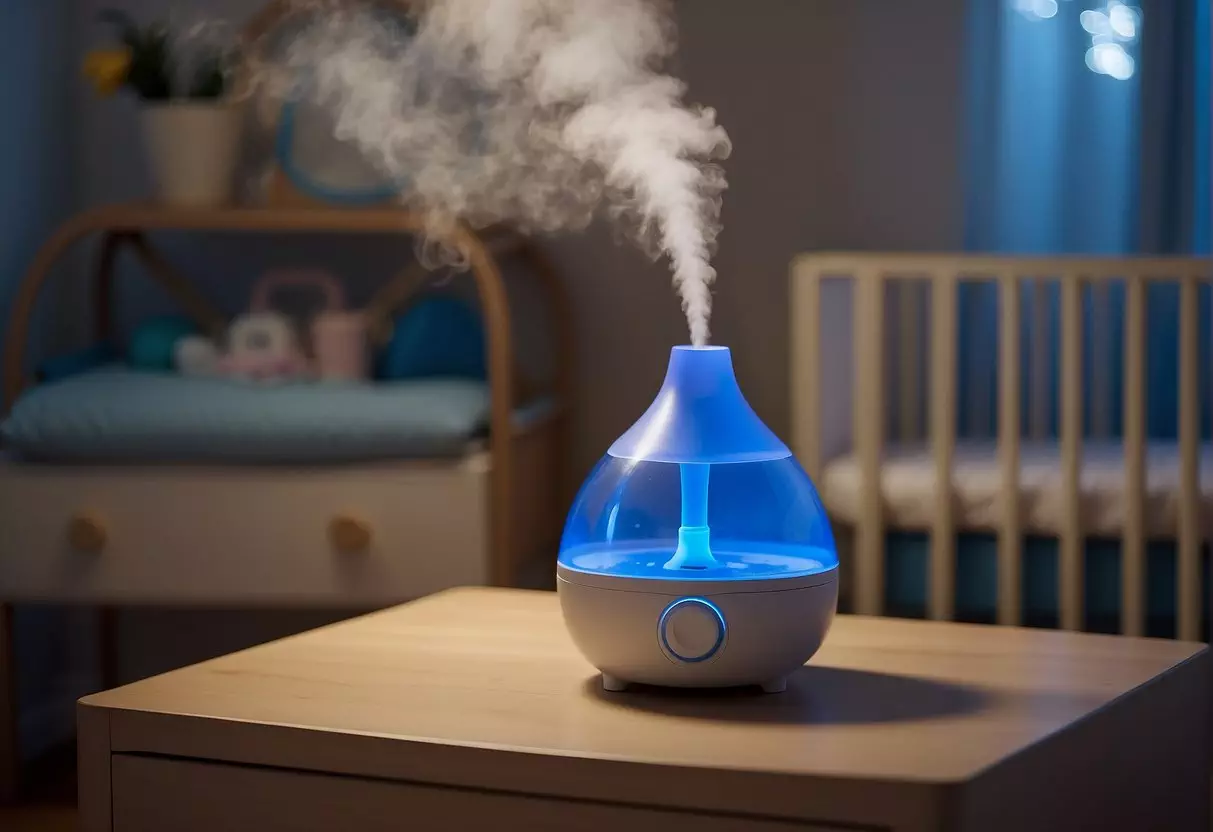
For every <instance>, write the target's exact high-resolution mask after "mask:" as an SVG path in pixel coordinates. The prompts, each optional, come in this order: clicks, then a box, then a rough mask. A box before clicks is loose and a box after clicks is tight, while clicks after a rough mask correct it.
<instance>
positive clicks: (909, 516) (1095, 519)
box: [818, 440, 1213, 539]
mask: <svg viewBox="0 0 1213 832" xmlns="http://www.w3.org/2000/svg"><path fill="white" fill-rule="evenodd" d="M1146 453H1147V460H1146V469H1147V475H1146V507H1145V518H1146V532H1147V535H1149V536H1150V537H1152V538H1157V539H1165V538H1173V537H1174V536H1175V533H1176V529H1177V528H1178V516H1179V474H1180V471H1179V449H1178V446H1177V445H1176V443H1174V442H1152V443H1150V444H1149V445H1148V446H1147V450H1146ZM952 480H953V482H952V486H953V489H954V493H955V502H954V511H955V519H956V527H957V529H958V530H960V531H978V532H980V531H996V530H997V529H998V527H999V526H1000V524H1001V521H1002V516H1003V499H1002V473H1001V471H1000V469H999V463H998V455H997V446H996V444H995V443H994V442H993V441H960V442H957V444H956V451H955V455H954V458H953V475H952ZM1019 483H1020V510H1021V513H1022V514H1021V516H1022V523H1023V528H1024V530H1025V531H1026V532H1029V533H1031V532H1035V533H1038V534H1042V535H1047V536H1048V535H1056V534H1058V533H1060V531H1061V528H1062V522H1063V518H1064V516H1065V499H1064V492H1063V487H1062V474H1061V454H1060V449H1059V447H1058V444H1057V443H1056V442H1040V443H1029V442H1025V443H1024V444H1023V445H1022V446H1021V448H1020V472H1019ZM862 484H863V478H862V474H861V470H860V465H859V459H858V457H857V456H855V455H853V454H851V455H846V456H842V457H839V458H837V459H835V460H833V461H831V462H830V463H829V464H828V465H827V466H826V468H825V470H824V472H823V474H822V477H821V482H820V483H818V486H819V488H820V490H821V495H822V499H823V501H824V502H825V505H826V508H827V509H828V511H829V512H830V514H831V515H832V516H833V517H835V518H836V519H838V520H841V521H842V522H847V523H854V522H856V521H857V520H858V519H859V513H860V502H861V494H862ZM1200 487H1201V512H1202V514H1203V513H1204V512H1206V511H1210V510H1213V446H1211V445H1209V444H1204V445H1202V446H1201V450H1200ZM1079 488H1080V501H1079V505H1080V509H1079V510H1080V516H1081V519H1082V526H1083V530H1084V532H1085V533H1086V534H1087V535H1090V536H1094V537H1117V536H1119V535H1121V534H1122V533H1123V530H1124V517H1125V505H1126V501H1125V474H1124V448H1123V445H1122V444H1121V443H1119V442H1114V441H1113V442H1108V441H1102V442H1101V441H1096V440H1087V441H1085V442H1084V444H1083V461H1082V470H1081V474H1080V485H1079ZM936 493H937V483H936V478H935V460H934V458H933V457H932V456H931V451H930V447H929V446H928V445H926V444H922V443H919V444H893V445H890V446H889V447H887V448H886V449H885V456H884V461H883V464H882V465H881V473H880V497H881V504H882V506H883V511H884V517H885V521H886V523H888V524H889V525H890V526H892V527H894V528H898V529H904V530H908V531H925V530H928V529H930V527H931V523H932V521H933V519H934V517H935V501H936V496H935V495H936Z"/></svg>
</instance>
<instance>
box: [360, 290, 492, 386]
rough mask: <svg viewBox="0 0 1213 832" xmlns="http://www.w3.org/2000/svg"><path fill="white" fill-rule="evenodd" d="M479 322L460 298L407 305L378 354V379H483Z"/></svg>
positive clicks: (432, 298) (440, 297) (433, 298)
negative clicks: (441, 377) (439, 377)
mask: <svg viewBox="0 0 1213 832" xmlns="http://www.w3.org/2000/svg"><path fill="white" fill-rule="evenodd" d="M484 350H485V345H484V323H483V322H482V321H481V319H480V315H479V313H478V312H477V311H476V310H475V309H474V308H472V306H470V305H469V304H467V303H465V302H464V301H462V300H460V299H459V298H456V297H452V296H448V295H431V296H429V297H426V298H423V299H421V300H419V301H417V302H416V303H414V304H413V305H412V306H410V307H409V308H408V309H407V310H406V311H405V312H404V313H403V314H402V315H401V316H400V317H399V318H397V319H396V325H395V328H394V330H393V332H392V337H391V339H390V340H389V341H388V343H387V346H386V347H385V348H384V350H383V352H382V353H381V354H380V356H379V361H378V365H379V366H378V372H377V375H378V376H379V377H380V378H382V379H406V378H434V377H438V376H444V377H452V378H473V379H484V378H486V376H487V373H486V369H485V363H484Z"/></svg>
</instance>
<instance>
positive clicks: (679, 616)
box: [657, 598, 728, 663]
mask: <svg viewBox="0 0 1213 832" xmlns="http://www.w3.org/2000/svg"><path fill="white" fill-rule="evenodd" d="M727 633H728V625H727V624H726V623H725V620H724V613H722V612H721V611H720V608H719V607H718V606H716V605H715V604H713V603H712V602H711V601H709V600H707V599H706V598H679V599H678V600H677V601H675V602H673V603H672V604H670V605H669V606H668V607H666V608H665V609H664V610H663V611H662V613H661V618H660V619H658V621H657V636H658V638H659V640H660V641H661V649H662V650H664V651H665V654H666V655H667V656H669V657H670V658H671V659H673V660H674V661H677V662H687V663H694V662H705V661H707V660H708V659H710V658H712V657H713V656H715V655H716V654H717V653H718V652H720V648H721V646H723V645H724V639H725V635H727Z"/></svg>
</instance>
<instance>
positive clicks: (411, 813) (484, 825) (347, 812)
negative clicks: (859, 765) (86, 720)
mask: <svg viewBox="0 0 1213 832" xmlns="http://www.w3.org/2000/svg"><path fill="white" fill-rule="evenodd" d="M111 776H112V786H113V832H165V830H170V829H171V830H173V832H227V831H228V830H231V832H237V831H239V832H244V830H257V832H336V830H341V832H400V830H402V829H412V830H419V831H420V832H431V830H432V831H433V832H448V830H449V832H467V830H476V829H485V830H493V832H569V830H578V831H579V832H596V830H603V832H621V830H623V831H624V832H683V830H685V832H736V831H737V830H739V829H744V830H753V832H793V830H795V832H842V830H837V829H834V828H831V827H829V826H816V825H810V826H805V825H803V824H799V823H792V822H785V821H779V820H765V819H758V818H749V817H745V818H742V817H735V816H729V817H718V816H713V815H705V814H700V813H696V812H683V811H672V810H664V809H649V808H643V807H635V806H616V805H612V804H607V803H596V802H591V801H567V800H554V799H550V798H544V797H534V796H527V795H513V794H502V793H493V792H479V791H475V790H470V789H454V788H442V787H435V786H426V785H418V784H410V783H395V782H388V781H382V780H362V779H359V778H355V777H335V776H329V775H323V774H312V773H306V772H295V771H285V770H280V769H262V768H254V767H243V766H228V765H222V764H216V763H201V762H192V761H185V760H171V759H165V758H156V757H136V756H129V755H122V754H119V755H115V756H114V757H113V758H112V768H111Z"/></svg>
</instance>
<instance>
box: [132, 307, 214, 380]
mask: <svg viewBox="0 0 1213 832" xmlns="http://www.w3.org/2000/svg"><path fill="white" fill-rule="evenodd" d="M197 333H198V326H197V324H195V323H194V322H193V321H191V320H190V319H189V318H186V317H183V316H181V315H165V316H163V317H159V318H152V319H151V320H147V321H144V322H143V323H141V324H139V326H137V327H135V331H134V332H132V333H131V339H130V343H129V344H127V350H126V360H127V362H128V363H129V364H130V365H131V366H132V367H134V368H135V369H137V370H158V371H166V372H167V371H169V370H172V369H173V368H174V366H175V364H174V359H173V350H174V348H175V347H176V345H177V342H178V341H180V340H181V339H182V338H185V337H187V336H190V335H196V334H197Z"/></svg>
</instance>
